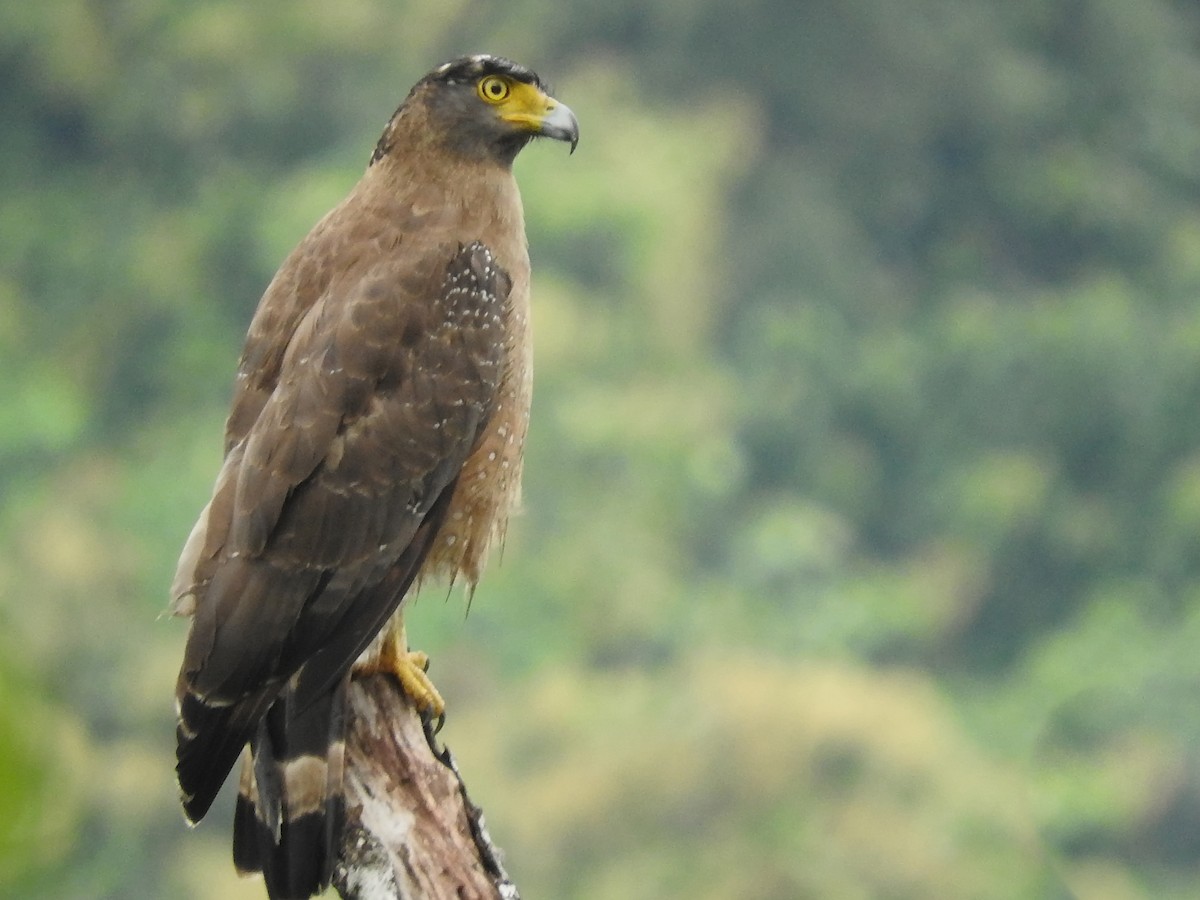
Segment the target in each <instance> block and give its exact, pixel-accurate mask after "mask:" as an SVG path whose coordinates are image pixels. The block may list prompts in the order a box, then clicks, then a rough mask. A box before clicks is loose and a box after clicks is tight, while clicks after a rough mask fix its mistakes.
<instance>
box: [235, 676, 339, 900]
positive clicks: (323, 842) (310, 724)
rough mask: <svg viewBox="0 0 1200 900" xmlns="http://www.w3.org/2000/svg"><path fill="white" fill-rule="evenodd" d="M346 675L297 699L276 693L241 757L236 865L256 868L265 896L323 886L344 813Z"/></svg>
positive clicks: (306, 893) (284, 899) (300, 894)
mask: <svg viewBox="0 0 1200 900" xmlns="http://www.w3.org/2000/svg"><path fill="white" fill-rule="evenodd" d="M349 683H350V682H349V676H346V677H344V678H342V679H341V680H340V681H338V682H337V683H335V684H334V686H333V688H332V689H331V690H328V691H326V692H325V693H324V694H322V695H321V696H319V697H317V698H315V699H312V700H310V701H308V702H306V703H305V704H304V705H303V706H301V705H300V704H299V703H298V702H297V700H296V696H295V690H294V683H293V684H292V685H289V686H288V687H287V688H285V689H284V691H283V692H281V693H280V695H279V697H278V698H277V699H276V700H275V703H274V704H273V705H272V706H271V709H270V710H269V711H268V712H267V714H266V716H264V717H263V719H262V721H261V722H260V723H259V725H258V730H257V731H256V732H255V734H254V736H253V738H251V740H250V745H249V747H248V748H247V752H246V754H245V755H244V757H243V765H242V775H241V781H240V783H239V786H238V798H237V808H236V812H235V813H234V823H233V862H234V865H235V866H236V867H237V869H238V872H240V873H241V874H243V875H248V874H252V873H256V872H261V873H262V875H263V878H264V880H265V881H266V883H267V893H268V894H269V895H270V896H271V898H272V900H307V898H308V897H310V896H312V895H313V894H317V893H320V892H321V891H322V890H324V889H325V888H326V887H328V886H329V880H330V878H331V877H332V875H333V865H334V862H335V861H336V860H337V855H338V852H337V851H338V847H337V842H338V839H339V837H340V834H341V828H342V821H343V818H344V813H345V800H344V793H343V785H342V779H343V774H344V760H345V734H346V694H347V690H348V687H349Z"/></svg>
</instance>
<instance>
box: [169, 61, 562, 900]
mask: <svg viewBox="0 0 1200 900" xmlns="http://www.w3.org/2000/svg"><path fill="white" fill-rule="evenodd" d="M539 136H540V137H549V138H554V139H556V140H561V141H567V142H569V143H570V145H571V149H572V150H574V147H575V144H576V142H577V141H578V137H579V129H578V124H577V122H576V120H575V116H574V115H573V114H572V112H571V110H570V109H568V108H567V107H566V106H565V105H563V104H562V103H560V102H559V101H557V100H555V99H554V98H553V97H552V96H551V95H550V92H549V90H548V88H547V87H546V86H545V85H544V84H543V83H542V81H541V80H540V79H539V78H538V76H537V75H535V74H534V73H533V72H531V71H530V70H529V69H526V68H524V67H522V66H519V65H517V64H515V63H513V62H511V61H508V60H505V59H501V58H498V57H492V56H471V57H464V58H461V59H456V60H454V61H452V62H449V63H446V64H445V65H442V66H440V67H438V68H436V69H434V70H433V71H432V72H430V73H429V74H428V75H426V76H425V77H424V78H422V79H421V80H420V81H419V82H417V84H416V85H415V86H414V87H413V89H412V91H411V92H410V93H409V95H408V97H407V98H406V99H405V101H404V103H403V104H402V105H401V106H400V108H399V109H398V110H397V111H396V113H395V114H394V115H393V116H392V118H391V120H390V121H389V122H388V124H387V127H386V128H385V129H384V132H383V136H382V137H381V138H380V139H379V143H378V144H377V146H376V148H375V151H374V153H373V155H372V156H371V160H370V164H369V165H368V167H367V170H366V172H365V173H364V175H363V176H362V178H361V180H359V182H358V183H357V184H356V185H355V186H354V188H353V189H352V190H351V191H350V194H349V196H347V197H346V199H345V200H343V201H342V202H341V203H340V204H339V205H338V206H336V207H335V208H334V209H333V210H331V211H330V212H329V213H328V214H326V215H325V217H324V218H322V219H321V220H320V221H319V222H318V223H317V224H316V226H315V227H314V228H313V229H312V231H310V232H309V233H308V235H307V236H306V237H305V238H304V239H303V240H302V241H301V242H300V244H299V245H298V246H297V247H296V249H295V250H293V251H292V253H291V254H290V255H289V256H288V257H287V259H286V260H284V262H283V264H282V266H281V267H280V269H279V271H278V273H277V274H276V275H275V277H274V278H273V279H272V281H271V283H270V285H269V286H268V287H267V289H266V292H265V294H264V295H263V297H262V300H261V301H260V303H259V306H258V309H257V311H256V312H255V314H254V318H253V320H252V322H251V324H250V329H249V333H248V334H247V336H246V342H245V346H244V349H243V351H242V355H241V360H240V362H239V365H238V370H237V379H236V384H235V389H234V398H233V404H232V410H231V412H230V415H229V419H228V422H227V424H226V428H225V457H224V462H223V464H222V466H221V469H220V472H219V474H218V475H217V479H216V484H215V486H214V488H213V494H212V498H211V500H210V501H209V502H208V505H207V506H205V507H204V510H203V511H202V512H201V513H200V517H199V520H198V521H197V522H196V525H195V527H194V528H193V529H192V532H191V535H190V536H189V538H188V539H187V542H186V544H185V546H184V549H183V552H182V555H181V558H180V561H179V568H178V571H177V574H176V577H175V583H174V585H173V587H172V611H173V612H175V613H176V614H179V615H186V616H191V619H192V621H191V626H190V629H189V632H188V637H187V644H186V649H185V651H184V658H183V665H182V667H181V669H180V672H179V679H178V684H177V687H176V699H177V707H178V724H177V728H176V737H177V742H178V749H177V765H176V771H177V774H178V777H179V786H180V791H181V794H182V802H183V808H184V811H185V813H186V815H187V818H188V819H189V820H190V821H191V822H197V821H199V820H200V819H201V818H202V817H203V816H204V814H205V813H206V812H207V811H208V809H209V807H210V805H211V804H212V802H213V799H214V797H215V796H216V794H217V791H218V789H219V788H220V787H221V785H222V783H223V782H224V781H225V779H226V777H227V776H228V774H229V772H230V770H231V768H232V767H233V765H234V764H235V763H236V762H237V760H238V757H239V756H242V755H243V749H244V748H246V747H247V745H248V752H246V754H245V758H244V763H243V765H244V768H243V773H242V777H241V790H240V793H239V798H238V806H237V813H236V816H235V822H234V861H235V863H236V865H237V866H238V868H239V869H240V870H242V871H248V872H255V871H261V872H262V873H263V875H264V876H265V878H266V882H267V887H268V891H269V892H270V894H271V896H272V897H274V898H293V897H308V896H310V895H311V894H312V893H314V892H316V891H318V890H320V889H321V888H323V887H324V886H325V885H327V884H328V882H329V878H330V874H331V870H332V865H333V862H334V858H335V856H336V846H337V844H336V841H337V834H338V829H339V824H340V822H341V816H342V812H343V809H342V796H341V785H342V769H343V754H344V743H343V741H344V729H345V692H346V689H347V685H348V683H349V678H350V676H351V674H352V672H356V671H380V670H382V671H389V672H395V673H396V674H397V675H398V676H399V677H400V679H401V683H402V684H403V685H404V686H405V689H406V691H407V692H408V693H409V694H410V695H411V696H412V697H413V699H414V701H415V702H416V703H417V704H418V705H420V706H422V707H424V708H425V709H426V710H428V711H429V712H431V713H432V714H438V713H439V712H440V704H441V700H440V698H439V697H438V696H437V694H436V692H435V691H433V689H432V685H431V684H429V682H428V680H427V679H426V678H425V677H424V672H423V669H422V667H421V662H422V660H421V659H420V658H419V655H418V654H410V653H409V652H408V648H407V644H406V643H405V640H404V634H403V625H402V622H401V620H400V609H401V606H402V603H403V601H404V598H405V596H406V595H407V594H408V593H409V592H410V590H412V589H413V586H414V584H416V583H418V582H420V581H421V580H423V579H426V578H430V577H443V578H447V579H450V580H454V579H458V580H460V581H462V582H465V583H466V584H467V585H469V586H471V587H472V588H473V587H474V585H475V583H476V581H477V580H478V578H479V575H480V572H481V571H482V569H483V566H484V564H485V561H486V559H487V555H488V549H489V547H491V546H493V545H494V544H496V543H497V542H498V541H499V540H501V539H502V538H503V534H504V528H505V523H506V521H507V518H508V515H509V513H510V511H511V510H512V509H513V507H514V504H515V503H516V502H517V500H518V496H519V493H520V481H521V457H522V448H523V444H524V440H525V433H526V426H527V422H528V418H529V403H530V379H531V345H530V322H529V257H528V250H527V246H526V238H525V226H524V218H523V213H522V209H521V200H520V196H519V195H518V192H517V185H516V181H515V180H514V178H513V173H512V163H513V160H514V159H515V157H516V156H517V154H518V153H519V152H520V150H521V149H522V148H523V147H524V146H525V145H526V144H528V143H529V142H530V140H532V139H533V138H535V137H539Z"/></svg>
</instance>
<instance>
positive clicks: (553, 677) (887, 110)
mask: <svg viewBox="0 0 1200 900" xmlns="http://www.w3.org/2000/svg"><path fill="white" fill-rule="evenodd" d="M482 50H486V51H489V52H495V53H501V54H504V55H508V56H512V57H514V58H516V59H518V60H520V61H522V62H525V63H527V64H529V65H531V66H533V67H534V68H535V69H537V70H538V71H539V72H541V73H542V75H543V76H544V77H546V78H547V79H548V80H550V81H551V82H552V83H553V84H554V86H555V88H556V91H557V93H558V95H559V96H560V98H561V99H563V100H564V101H565V102H567V103H568V104H570V105H571V106H572V107H573V108H574V110H575V111H576V112H577V114H578V116H579V119H580V121H581V123H582V130H583V138H582V142H581V144H580V148H579V151H578V153H576V154H575V156H574V157H570V158H569V157H568V156H567V154H566V153H565V152H563V148H562V147H561V146H560V145H536V146H533V147H531V148H530V149H529V150H528V151H526V152H525V153H524V154H523V156H522V158H521V159H520V160H519V161H518V177H519V179H520V181H521V183H522V187H523V191H524V196H525V200H526V212H527V218H528V222H529V237H530V243H531V253H532V257H533V261H534V267H535V310H536V323H535V329H536V338H537V390H536V400H535V408H534V418H533V427H532V436H531V440H530V445H529V456H528V466H527V479H526V483H527V491H526V493H527V511H526V512H525V514H524V515H523V516H522V517H521V518H519V519H518V520H517V521H516V522H515V523H514V525H513V527H512V528H511V531H510V538H509V541H508V545H507V547H506V549H505V552H504V556H503V562H502V565H500V566H499V567H497V568H494V569H493V571H491V572H490V574H489V575H488V577H487V578H486V579H485V581H484V583H483V585H482V586H481V588H480V590H479V592H478V594H477V595H476V597H475V599H474V604H473V606H472V608H471V611H470V615H469V616H466V615H465V610H466V600H465V598H464V597H463V596H462V594H461V592H451V593H450V594H449V597H448V598H447V594H446V592H445V591H440V590H428V591H426V592H425V593H424V594H423V595H422V597H421V598H420V600H419V602H418V604H417V606H416V608H415V610H414V614H413V619H414V620H413V623H412V624H411V626H410V633H411V635H412V637H413V639H414V642H415V643H416V644H417V645H419V646H421V647H423V648H424V649H426V650H428V651H429V652H430V653H431V654H432V656H433V660H434V662H433V669H432V674H433V676H434V678H435V680H436V681H437V682H438V684H439V685H440V687H441V688H442V690H443V692H444V693H445V695H446V696H447V698H448V701H449V704H450V717H449V721H448V724H447V725H446V728H445V730H444V732H443V737H444V738H445V740H446V741H447V742H448V743H449V745H450V746H451V747H452V748H453V750H454V751H455V752H456V754H457V755H458V757H459V761H460V765H461V767H462V769H463V772H464V773H465V775H466V778H467V780H468V783H469V784H470V785H471V786H472V788H473V791H474V795H475V799H476V800H477V801H478V802H479V803H480V804H481V805H482V806H483V807H484V808H485V809H486V810H487V813H488V820H489V823H490V825H491V828H492V832H493V834H494V836H495V838H496V840H497V841H498V843H499V844H500V845H501V846H502V847H504V848H505V849H506V851H507V854H508V861H509V865H510V869H511V872H512V874H513V876H514V877H515V879H516V882H517V884H518V885H519V886H520V887H521V888H522V891H523V894H524V896H526V897H527V898H529V900H538V898H544V900H549V898H555V900H566V898H577V900H651V898H654V900H659V898H691V900H727V898H739V900H740V898H746V900H750V898H753V900H776V898H777V900H797V898H834V900H841V898H847V900H856V898H895V900H901V898H913V900H918V898H970V900H988V898H997V900H1001V898H1005V900H1007V898H1066V897H1080V898H1096V900H1134V898H1186V897H1200V706H1198V704H1197V697H1198V693H1200V415H1198V413H1200V303H1198V301H1200V7H1198V6H1197V5H1196V4H1195V3H1193V2H1191V0H1066V2H1058V3H1045V2H1043V0H1006V2H995V0H811V2H809V0H806V2H797V0H739V2H737V3H730V2H728V0H651V2H644V0H603V2H595V0H553V2H550V0H509V2H505V3H500V2H495V0H487V2H485V0H438V2H420V3H418V2H386V0H339V2H337V3H331V2H328V0H299V2H282V0H269V2H256V3H253V4H250V3H239V2H233V0H224V2H218V0H211V2H208V0H206V2H171V0H45V2H37V3H32V2H29V3H17V2H10V3H5V4H2V5H0V359H2V361H3V371H4V386H3V391H2V392H0V498H2V500H0V597H2V601H0V895H3V896H12V897H22V898H25V897H48V898H50V897H52V898H81V900H85V898H86V900H91V898H140V897H150V898H153V897H172V898H195V900H216V898H252V897H261V896H262V890H261V885H260V884H258V883H255V882H240V881H238V880H237V879H236V877H235V876H234V874H233V871H232V867H231V865H230V863H229V860H228V835H229V816H230V813H231V804H230V803H229V800H228V798H225V799H224V800H223V801H222V802H221V803H220V804H219V805H218V807H217V808H216V809H215V811H214V813H213V815H212V816H211V817H210V819H209V820H206V821H205V822H204V823H203V825H202V826H201V827H200V828H199V829H198V830H196V831H195V832H188V831H187V829H185V827H184V825H183V822H182V818H181V816H180V814H179V812H178V809H177V806H176V803H175V788H174V785H173V780H172V762H173V721H172V707H171V693H172V686H173V680H174V674H175V668H176V665H177V661H178V657H179V654H180V650H181V645H182V640H183V635H184V628H185V626H184V623H182V622H180V621H178V620H172V619H168V618H165V617H160V614H161V613H162V611H163V609H164V607H165V594H166V589H167V585H168V583H169V581H170V577H171V574H172V571H173V566H174V562H175V559H176V556H177V553H178V550H179V547H180V546H181V544H182V542H183V540H184V538H185V536H186V534H187V532H188V529H189V528H190V526H191V523H192V521H193V519H194V517H195V515H196V513H197V512H198V510H199V508H200V507H201V505H202V504H203V503H204V501H205V499H206V498H207V496H208V491H209V488H210V485H211V482H212V479H213V476H214V475H215V473H216V469H217V465H218V461H219V454H220V444H221V438H220V436H221V429H222V423H223V418H224V414H225V409H226V404H227V402H228V398H229V394H230V386H231V379H232V373H233V369H234V365H235V361H236V358H237V354H238V352H239V349H240V342H241V337H242V334H243V332H244V329H245V326H246V324H247V322H248V320H249V317H250V315H251V312H252V310H253V308H254V305H255V303H256V302H257V299H258V297H259V295H260V293H261V291H262V289H263V287H264V285H265V284H266V282H267V280H268V279H269V278H270V276H271V274H272V273H273V271H274V269H275V267H276V266H277V265H278V263H279V261H280V260H281V259H282V258H283V256H284V254H285V253H286V252H287V251H288V250H289V249H290V248H291V246H292V245H293V244H294V243H295V242H296V241H297V240H298V239H299V238H300V237H301V236H302V235H303V234H304V232H305V231H306V230H307V229H308V228H309V226H310V225H311V224H312V223H313V222H314V221H315V220H316V219H317V217H318V216H319V215H321V214H322V213H323V212H324V211H325V210H326V209H327V208H328V207H330V206H331V205H333V204H334V203H335V202H336V201H337V200H338V199H339V198H340V197H341V196H342V195H343V194H344V193H345V192H346V191H347V190H348V189H349V187H350V185H351V184H352V183H353V182H354V181H355V179H356V178H357V177H358V174H359V172H360V171H361V169H362V167H363V166H364V165H365V162H366V159H367V157H368V155H369V153H370V150H371V148H372V147H373V145H374V142H375V140H376V138H377V136H378V133H379V131H380V130H381V128H382V125H383V123H384V121H385V120H386V119H387V117H388V116H389V114H390V113H391V111H392V110H393V109H394V107H395V106H396V104H397V103H398V102H399V101H400V99H401V98H402V97H403V95H404V94H405V93H406V91H407V89H408V87H409V86H410V85H411V84H412V82H413V81H415V80H416V78H418V77H419V76H420V75H421V74H423V73H424V72H425V71H426V70H428V69H429V68H431V67H432V66H433V65H435V64H437V63H439V62H441V61H443V60H445V59H447V58H450V57H452V56H456V55H459V54H461V53H466V52H478V51H482Z"/></svg>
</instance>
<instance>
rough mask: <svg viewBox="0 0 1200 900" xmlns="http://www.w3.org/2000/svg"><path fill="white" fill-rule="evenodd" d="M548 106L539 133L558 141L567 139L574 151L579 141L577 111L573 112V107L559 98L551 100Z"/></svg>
mask: <svg viewBox="0 0 1200 900" xmlns="http://www.w3.org/2000/svg"><path fill="white" fill-rule="evenodd" d="M550 104H553V105H550ZM547 106H548V109H547V111H546V114H545V115H544V116H543V117H542V121H541V123H540V126H541V127H540V130H539V134H541V135H542V137H548V138H553V139H554V140H556V141H567V142H568V143H569V144H570V145H571V152H572V153H574V152H575V146H576V144H578V143H579V120H578V119H576V118H575V113H573V112H571V107H569V106H567V105H566V104H565V103H559V102H558V101H557V100H550V101H549V103H548V104H547Z"/></svg>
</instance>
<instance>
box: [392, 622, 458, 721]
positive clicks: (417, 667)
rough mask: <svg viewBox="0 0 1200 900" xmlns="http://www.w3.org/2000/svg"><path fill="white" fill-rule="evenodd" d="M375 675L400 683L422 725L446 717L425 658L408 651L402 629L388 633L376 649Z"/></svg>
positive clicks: (440, 696) (444, 703) (419, 653)
mask: <svg viewBox="0 0 1200 900" xmlns="http://www.w3.org/2000/svg"><path fill="white" fill-rule="evenodd" d="M377 666H378V671H380V672H390V673H391V674H392V675H395V676H396V680H397V681H399V682H400V687H401V688H402V689H403V690H404V693H405V694H407V695H408V699H409V700H411V701H412V704H413V706H414V707H415V708H416V710H417V712H418V713H420V714H421V717H422V718H424V719H425V720H426V721H436V722H438V723H439V727H440V723H441V721H442V720H443V719H444V718H445V717H446V701H445V700H443V699H442V695H441V694H440V693H438V689H437V688H436V687H434V686H433V682H432V681H431V680H430V678H429V675H428V674H427V673H428V671H429V655H428V654H426V653H424V652H422V651H421V650H409V649H408V638H407V637H406V635H405V633H404V626H403V625H401V626H400V627H398V628H392V629H390V633H389V634H388V636H387V637H386V638H385V639H384V641H383V644H382V646H381V648H380V653H379V658H378V661H377Z"/></svg>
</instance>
